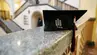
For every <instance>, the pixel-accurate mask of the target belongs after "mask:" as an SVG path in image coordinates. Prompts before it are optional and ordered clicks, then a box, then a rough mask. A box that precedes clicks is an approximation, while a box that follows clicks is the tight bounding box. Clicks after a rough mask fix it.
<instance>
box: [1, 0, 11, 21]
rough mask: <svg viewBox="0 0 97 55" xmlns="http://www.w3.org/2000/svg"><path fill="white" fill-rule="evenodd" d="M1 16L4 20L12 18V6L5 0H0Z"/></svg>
mask: <svg viewBox="0 0 97 55" xmlns="http://www.w3.org/2000/svg"><path fill="white" fill-rule="evenodd" d="M0 17H2V18H3V19H4V20H8V19H11V15H10V7H9V5H8V3H7V2H6V1H5V0H0Z"/></svg>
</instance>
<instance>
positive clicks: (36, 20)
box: [32, 11, 43, 28]
mask: <svg viewBox="0 0 97 55" xmlns="http://www.w3.org/2000/svg"><path fill="white" fill-rule="evenodd" d="M42 20H43V17H42V13H41V12H40V11H35V12H33V14H32V27H34V28H35V27H40V26H42V25H43V22H42Z"/></svg>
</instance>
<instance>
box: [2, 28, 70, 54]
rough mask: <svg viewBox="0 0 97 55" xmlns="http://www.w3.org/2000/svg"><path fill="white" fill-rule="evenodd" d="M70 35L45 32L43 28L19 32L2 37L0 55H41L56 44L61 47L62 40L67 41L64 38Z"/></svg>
mask: <svg viewBox="0 0 97 55" xmlns="http://www.w3.org/2000/svg"><path fill="white" fill-rule="evenodd" d="M68 33H71V31H68V30H67V31H55V32H44V31H43V27H39V28H36V29H35V30H26V31H19V32H15V33H10V34H7V35H5V36H0V55H41V54H42V53H44V52H43V51H44V50H45V49H46V48H50V47H52V46H53V47H54V45H55V43H59V45H60V43H61V41H60V40H61V39H64V38H65V39H66V37H65V36H64V38H62V36H63V35H66V34H68ZM66 36H67V35H66ZM71 36H72V35H69V36H68V38H67V40H65V39H64V40H65V42H63V43H64V44H65V43H66V41H69V42H68V43H70V42H71V41H70V39H71ZM58 40H59V41H58ZM57 45H58V44H57ZM68 45H69V44H67V45H66V46H68ZM50 51H52V50H50ZM40 53H41V54H40ZM42 55H45V54H42ZM49 55H50V54H49Z"/></svg>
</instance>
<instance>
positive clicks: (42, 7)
mask: <svg viewBox="0 0 97 55" xmlns="http://www.w3.org/2000/svg"><path fill="white" fill-rule="evenodd" d="M43 10H55V9H54V8H52V7H50V6H48V5H40V6H32V7H29V8H27V9H26V10H25V11H23V12H22V13H21V14H20V15H19V16H17V17H16V18H15V19H14V20H13V21H14V22H16V23H17V24H18V25H19V26H20V27H22V28H23V29H25V30H27V29H32V14H33V12H35V11H40V12H42V11H43ZM28 11H30V13H28ZM24 15H26V16H27V21H28V25H24Z"/></svg>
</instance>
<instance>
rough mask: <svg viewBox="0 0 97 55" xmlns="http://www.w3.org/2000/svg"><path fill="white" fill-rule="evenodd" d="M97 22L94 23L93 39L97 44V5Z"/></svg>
mask: <svg viewBox="0 0 97 55" xmlns="http://www.w3.org/2000/svg"><path fill="white" fill-rule="evenodd" d="M95 13H96V20H95V22H94V29H93V37H92V40H94V41H96V42H97V5H96V12H95Z"/></svg>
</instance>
